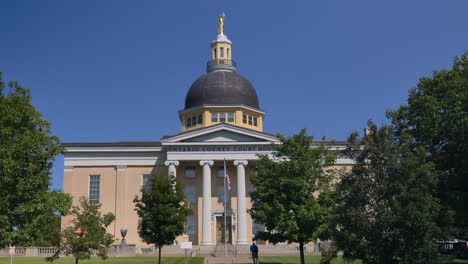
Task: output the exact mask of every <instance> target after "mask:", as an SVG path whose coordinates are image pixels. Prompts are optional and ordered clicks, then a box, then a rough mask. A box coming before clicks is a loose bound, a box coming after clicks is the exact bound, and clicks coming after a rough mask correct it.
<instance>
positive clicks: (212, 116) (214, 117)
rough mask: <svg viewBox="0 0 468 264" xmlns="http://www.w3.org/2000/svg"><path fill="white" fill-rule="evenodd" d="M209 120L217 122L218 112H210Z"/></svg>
mask: <svg viewBox="0 0 468 264" xmlns="http://www.w3.org/2000/svg"><path fill="white" fill-rule="evenodd" d="M211 122H218V113H216V112H212V113H211Z"/></svg>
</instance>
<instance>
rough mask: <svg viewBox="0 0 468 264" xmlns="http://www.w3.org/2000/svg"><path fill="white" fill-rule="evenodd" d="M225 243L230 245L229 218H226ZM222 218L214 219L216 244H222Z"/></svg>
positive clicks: (230, 229) (223, 234)
mask: <svg viewBox="0 0 468 264" xmlns="http://www.w3.org/2000/svg"><path fill="white" fill-rule="evenodd" d="M226 223H227V225H226V233H227V237H226V241H227V243H228V244H232V228H231V216H228V217H227V218H226ZM224 236H225V233H224V216H217V217H216V244H217V245H220V244H224Z"/></svg>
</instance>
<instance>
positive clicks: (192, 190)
mask: <svg viewBox="0 0 468 264" xmlns="http://www.w3.org/2000/svg"><path fill="white" fill-rule="evenodd" d="M184 193H185V199H187V201H188V202H190V203H192V204H194V203H196V202H197V188H196V187H195V186H185V191H184Z"/></svg>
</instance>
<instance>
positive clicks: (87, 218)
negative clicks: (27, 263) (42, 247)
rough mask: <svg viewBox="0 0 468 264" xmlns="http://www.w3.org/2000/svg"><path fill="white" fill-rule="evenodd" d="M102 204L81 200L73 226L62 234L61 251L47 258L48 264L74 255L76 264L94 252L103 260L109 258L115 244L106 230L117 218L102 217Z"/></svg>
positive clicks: (75, 210)
mask: <svg viewBox="0 0 468 264" xmlns="http://www.w3.org/2000/svg"><path fill="white" fill-rule="evenodd" d="M100 208H101V205H100V204H97V203H91V202H89V201H88V200H87V199H86V198H84V197H82V198H80V206H74V207H73V208H72V211H71V214H72V217H73V220H72V222H73V224H72V225H71V226H68V227H66V228H65V229H64V230H63V232H62V243H61V245H60V247H59V250H57V252H56V253H55V254H54V255H53V256H52V257H48V258H46V260H47V261H48V262H53V261H54V260H56V259H58V258H59V257H60V255H61V254H63V255H67V256H68V255H73V256H74V257H75V264H78V262H79V260H80V259H89V258H91V255H93V253H94V252H96V253H97V255H98V256H99V257H101V258H102V259H106V258H107V252H108V248H109V247H110V245H111V244H112V243H113V242H114V238H113V236H112V235H111V234H109V233H107V231H106V228H107V227H108V226H109V225H110V224H111V223H112V222H113V221H114V219H115V216H114V214H112V213H107V214H104V215H102V216H101V213H100V212H99V209H100Z"/></svg>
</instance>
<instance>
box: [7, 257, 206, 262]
mask: <svg viewBox="0 0 468 264" xmlns="http://www.w3.org/2000/svg"><path fill="white" fill-rule="evenodd" d="M187 260H188V261H187V263H189V264H202V263H203V257H193V258H188V259H187ZM47 263H50V262H45V261H44V258H36V257H31V258H29V257H17V258H15V257H13V264H47ZM52 263H54V264H75V259H74V258H70V257H64V258H59V259H58V260H56V261H54V262H52ZM79 263H80V264H81V263H82V264H147V263H148V264H155V263H158V258H157V257H125V258H108V259H107V260H101V259H100V258H96V257H93V258H91V259H90V260H80V262H79ZM161 263H164V264H185V261H184V257H162V259H161ZM0 264H10V258H9V257H0Z"/></svg>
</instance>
